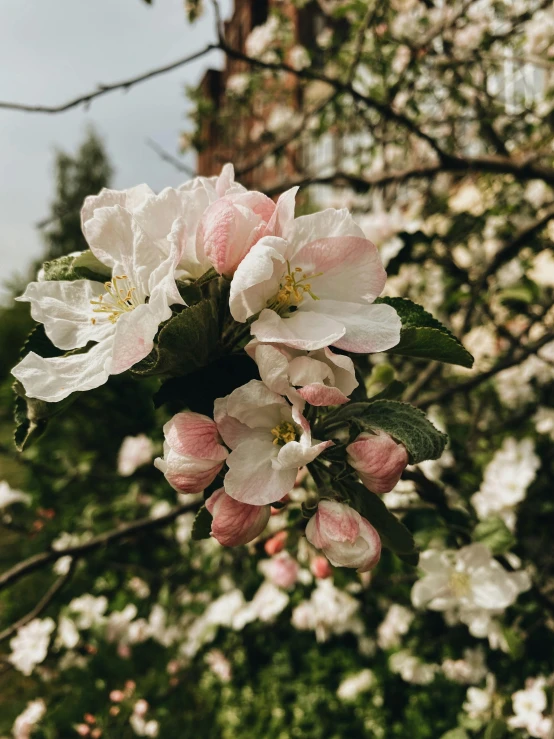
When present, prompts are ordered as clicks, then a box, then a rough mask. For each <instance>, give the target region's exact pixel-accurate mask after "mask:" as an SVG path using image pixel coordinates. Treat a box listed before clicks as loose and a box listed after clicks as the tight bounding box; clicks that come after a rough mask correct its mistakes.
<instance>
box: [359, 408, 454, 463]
mask: <svg viewBox="0 0 554 739" xmlns="http://www.w3.org/2000/svg"><path fill="white" fill-rule="evenodd" d="M356 406H363V408H361V409H360V412H359V414H356ZM349 415H351V416H352V417H353V418H360V419H361V421H362V422H363V424H364V425H367V426H369V427H370V428H372V429H381V430H382V431H386V432H387V434H390V435H391V436H392V437H393V439H396V440H397V441H399V442H401V443H402V444H404V446H405V447H406V449H407V450H408V456H409V461H410V464H418V463H419V462H423V461H424V460H425V459H438V458H439V457H440V456H441V454H442V453H443V451H444V447H445V446H446V442H447V441H448V437H447V436H446V434H443V433H442V432H441V431H439V430H438V429H436V428H435V427H434V426H433V424H432V423H431V421H429V420H428V419H427V418H426V416H425V414H424V413H423V412H422V411H420V410H419V409H418V408H414V406H413V405H410V404H409V403H401V402H400V401H398V400H376V401H374V402H373V403H372V402H369V403H352V404H351V405H350V409H349Z"/></svg>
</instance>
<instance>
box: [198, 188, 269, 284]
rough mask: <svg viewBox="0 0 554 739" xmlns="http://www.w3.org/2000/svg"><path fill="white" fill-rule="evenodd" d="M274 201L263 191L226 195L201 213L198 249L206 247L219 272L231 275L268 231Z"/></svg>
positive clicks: (205, 250)
mask: <svg viewBox="0 0 554 739" xmlns="http://www.w3.org/2000/svg"><path fill="white" fill-rule="evenodd" d="M274 212H275V203H274V202H273V201H272V200H270V198H268V197H267V196H266V195H264V194H263V193H261V192H243V193H239V194H234V195H233V194H232V195H227V196H225V197H223V198H220V199H219V200H216V201H215V203H212V205H210V206H209V208H208V209H207V210H206V212H205V213H204V215H203V217H202V221H201V222H200V227H199V230H198V236H197V249H199V250H203V251H204V253H205V255H206V256H207V257H208V259H209V260H210V262H211V263H212V264H213V266H214V268H215V269H216V271H217V272H219V274H220V275H225V276H226V277H232V276H233V274H234V273H235V270H236V268H237V267H238V266H239V264H240V262H241V261H242V260H243V259H244V257H245V256H246V255H247V254H248V252H249V251H250V249H251V248H252V246H254V244H255V243H256V242H257V241H258V240H259V239H260V238H261V237H262V236H266V235H270V233H268V222H269V221H270V220H271V217H272V216H273V214H274Z"/></svg>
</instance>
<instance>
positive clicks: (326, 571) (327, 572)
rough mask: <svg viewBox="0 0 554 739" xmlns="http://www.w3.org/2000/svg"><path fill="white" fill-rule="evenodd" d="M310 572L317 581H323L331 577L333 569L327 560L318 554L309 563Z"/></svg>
mask: <svg viewBox="0 0 554 739" xmlns="http://www.w3.org/2000/svg"><path fill="white" fill-rule="evenodd" d="M310 572H311V573H312V575H313V576H314V577H315V578H317V579H318V580H325V579H326V578H327V577H331V575H332V574H333V569H332V567H331V565H330V564H329V561H328V559H327V558H326V557H323V556H322V555H321V554H318V555H317V556H316V557H314V558H313V559H312V561H311V562H310Z"/></svg>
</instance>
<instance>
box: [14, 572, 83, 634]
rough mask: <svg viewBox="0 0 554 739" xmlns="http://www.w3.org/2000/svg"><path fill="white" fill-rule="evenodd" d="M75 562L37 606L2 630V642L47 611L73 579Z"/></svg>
mask: <svg viewBox="0 0 554 739" xmlns="http://www.w3.org/2000/svg"><path fill="white" fill-rule="evenodd" d="M73 568H74V566H73V564H72V565H71V567H70V569H69V572H68V573H67V574H66V575H62V577H59V578H58V579H57V580H56V581H55V582H54V584H53V585H51V586H50V587H49V588H48V590H47V591H46V593H45V594H44V595H43V597H42V598H41V599H40V600H39V602H38V603H37V604H36V606H35V607H34V608H33V609H32V610H31V611H29V613H27V614H25V616H23V617H22V618H20V619H19V620H18V621H16V622H15V623H14V624H12V625H11V626H8V627H7V628H6V629H4V631H0V642H3V641H5V640H6V639H9V638H10V636H12V634H15V632H16V631H17V630H18V629H20V628H21V627H22V626H25V625H26V624H28V623H29V621H32V620H33V619H34V618H37V616H40V614H41V613H42V612H43V611H45V610H46V609H47V608H48V606H49V605H50V603H51V602H52V601H53V600H54V598H55V597H56V595H57V594H58V593H59V592H60V590H61V589H62V588H63V587H64V585H66V584H67V583H68V582H69V580H70V579H71V577H72V575H73Z"/></svg>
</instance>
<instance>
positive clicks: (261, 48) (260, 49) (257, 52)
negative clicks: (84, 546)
mask: <svg viewBox="0 0 554 739" xmlns="http://www.w3.org/2000/svg"><path fill="white" fill-rule="evenodd" d="M278 30H279V19H278V18H277V16H276V15H271V16H270V17H269V19H268V20H267V21H266V22H265V23H263V24H262V25H261V26H255V28H253V29H252V31H251V32H250V34H249V36H248V38H247V39H246V43H245V50H246V54H247V55H248V56H251V57H254V58H256V59H259V58H260V57H262V56H263V54H264V53H265V52H266V51H267V50H268V49H269V47H270V46H271V44H272V43H273V41H274V40H275V38H276V36H277V32H278Z"/></svg>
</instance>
